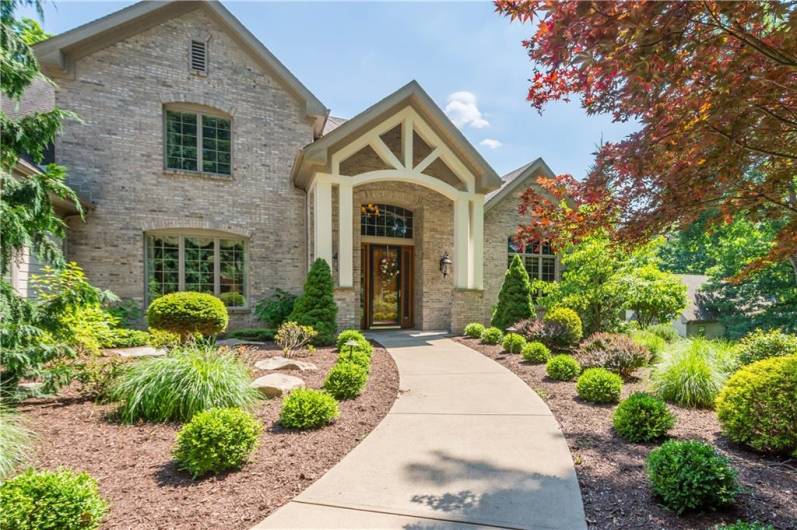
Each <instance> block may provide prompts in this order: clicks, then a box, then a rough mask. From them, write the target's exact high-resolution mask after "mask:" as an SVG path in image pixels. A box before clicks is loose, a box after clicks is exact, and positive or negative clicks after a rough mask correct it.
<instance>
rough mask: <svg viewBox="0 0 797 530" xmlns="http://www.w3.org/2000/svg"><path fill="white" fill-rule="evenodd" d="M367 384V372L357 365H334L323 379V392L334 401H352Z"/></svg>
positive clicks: (341, 363) (340, 363) (343, 363)
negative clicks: (327, 393) (328, 394)
mask: <svg viewBox="0 0 797 530" xmlns="http://www.w3.org/2000/svg"><path fill="white" fill-rule="evenodd" d="M367 382H368V370H367V369H366V368H364V367H362V366H360V365H359V364H355V363H347V362H338V363H335V365H334V366H332V368H330V370H329V372H327V376H326V378H325V379H324V390H326V391H327V392H329V393H330V395H332V397H334V398H335V399H354V398H356V397H357V396H359V395H360V394H361V393H362V391H363V388H365V384H366V383H367Z"/></svg>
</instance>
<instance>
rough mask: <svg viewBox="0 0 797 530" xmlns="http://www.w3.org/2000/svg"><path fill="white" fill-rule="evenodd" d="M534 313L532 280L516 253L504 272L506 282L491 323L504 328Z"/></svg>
mask: <svg viewBox="0 0 797 530" xmlns="http://www.w3.org/2000/svg"><path fill="white" fill-rule="evenodd" d="M532 314H533V309H532V304H531V281H530V280H529V275H528V273H527V272H526V268H525V267H523V261H521V259H520V256H517V255H516V256H515V257H514V258H512V263H511V264H510V265H509V268H508V269H507V271H506V274H504V283H503V284H502V285H501V292H499V293H498V303H497V304H496V306H495V311H493V318H492V321H491V324H492V325H493V326H494V327H496V328H500V329H502V330H503V329H506V328H508V327H509V326H511V325H513V324H515V323H516V322H519V321H521V320H525V319H527V318H530V317H531V315H532Z"/></svg>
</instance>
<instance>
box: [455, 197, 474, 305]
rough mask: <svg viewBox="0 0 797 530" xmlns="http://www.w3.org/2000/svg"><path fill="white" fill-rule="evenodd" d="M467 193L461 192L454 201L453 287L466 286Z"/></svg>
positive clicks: (467, 243) (462, 287) (468, 202)
mask: <svg viewBox="0 0 797 530" xmlns="http://www.w3.org/2000/svg"><path fill="white" fill-rule="evenodd" d="M469 204H470V201H469V200H468V195H466V194H464V193H462V194H460V195H458V196H457V198H456V200H455V201H454V258H453V260H454V287H457V288H460V289H466V288H467V287H468V275H469V272H468V269H469V267H468V265H469V264H468V261H469V260H468V254H469V252H468V247H469V246H470V245H469V243H470V215H469V210H470V208H469Z"/></svg>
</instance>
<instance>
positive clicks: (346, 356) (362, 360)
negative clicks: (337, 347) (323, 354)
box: [335, 349, 371, 372]
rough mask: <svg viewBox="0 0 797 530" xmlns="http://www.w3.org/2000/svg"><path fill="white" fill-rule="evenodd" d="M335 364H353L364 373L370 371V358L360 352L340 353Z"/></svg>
mask: <svg viewBox="0 0 797 530" xmlns="http://www.w3.org/2000/svg"><path fill="white" fill-rule="evenodd" d="M335 362H336V363H339V364H340V363H354V364H356V365H358V366H360V367H362V368H363V369H364V370H365V371H366V372H370V371H371V356H370V355H368V354H367V353H365V352H364V351H362V350H357V349H355V350H352V351H350V352H349V351H342V352H340V353H339V354H338V359H337V361H335Z"/></svg>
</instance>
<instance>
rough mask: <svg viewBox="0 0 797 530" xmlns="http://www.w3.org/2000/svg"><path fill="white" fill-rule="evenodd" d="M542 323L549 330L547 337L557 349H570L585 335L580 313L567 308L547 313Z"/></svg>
mask: <svg viewBox="0 0 797 530" xmlns="http://www.w3.org/2000/svg"><path fill="white" fill-rule="evenodd" d="M542 321H543V323H544V324H545V326H546V327H547V328H548V331H547V332H546V335H547V336H549V337H550V340H551V341H552V345H553V346H554V347H556V348H562V349H567V348H570V347H572V346H574V345H576V344H578V341H580V340H581V337H582V336H583V335H584V330H583V328H582V326H581V318H580V317H579V316H578V313H576V312H575V311H573V310H572V309H569V308H567V307H554V308H553V309H551V310H550V311H548V312H546V313H545V316H544V317H543V319H542Z"/></svg>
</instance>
